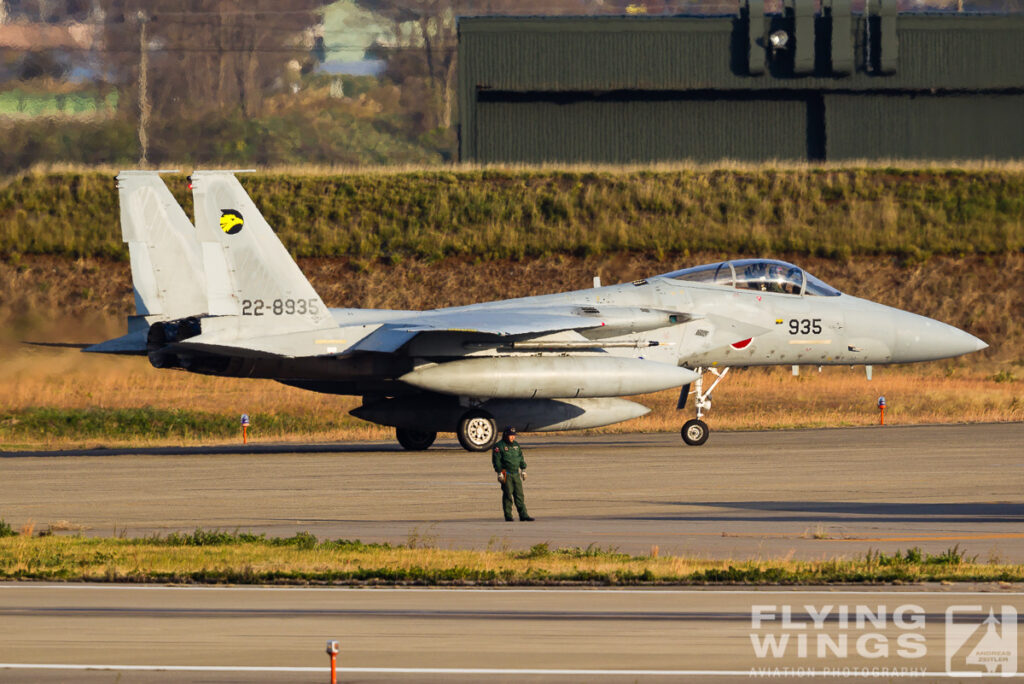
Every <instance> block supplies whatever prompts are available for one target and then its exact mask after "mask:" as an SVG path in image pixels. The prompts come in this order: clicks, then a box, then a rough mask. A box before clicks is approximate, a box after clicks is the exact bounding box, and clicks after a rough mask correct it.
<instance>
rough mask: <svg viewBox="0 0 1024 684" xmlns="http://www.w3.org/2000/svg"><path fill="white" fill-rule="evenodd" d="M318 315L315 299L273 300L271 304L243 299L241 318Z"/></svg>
mask: <svg viewBox="0 0 1024 684" xmlns="http://www.w3.org/2000/svg"><path fill="white" fill-rule="evenodd" d="M318 313H320V306H319V304H317V301H316V300H315V299H275V300H274V301H272V302H264V301H263V300H262V299H243V300H242V315H243V316H282V315H288V316H291V315H292V314H299V315H300V316H304V315H306V314H312V315H314V316H315V315H316V314H318Z"/></svg>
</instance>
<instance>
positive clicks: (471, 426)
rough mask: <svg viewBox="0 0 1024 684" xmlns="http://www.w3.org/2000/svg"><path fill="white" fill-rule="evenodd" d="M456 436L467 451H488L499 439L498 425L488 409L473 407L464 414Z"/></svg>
mask: <svg viewBox="0 0 1024 684" xmlns="http://www.w3.org/2000/svg"><path fill="white" fill-rule="evenodd" d="M455 436H456V437H458V438H459V444H461V445H462V448H463V449H465V450H466V451H488V450H489V449H490V448H491V447H492V446H494V443H495V442H497V441H498V426H497V424H495V422H494V417H493V416H492V415H491V414H490V413H488V412H487V411H482V410H480V409H472V410H469V411H466V412H465V413H464V414H463V415H462V419H461V420H459V429H458V430H457V431H456V433H455Z"/></svg>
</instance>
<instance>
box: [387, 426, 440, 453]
mask: <svg viewBox="0 0 1024 684" xmlns="http://www.w3.org/2000/svg"><path fill="white" fill-rule="evenodd" d="M395 437H397V438H398V443H399V444H401V445H402V448H403V449H405V450H406V451H425V450H427V449H429V448H430V445H431V444H433V443H434V440H435V439H437V433H436V432H420V431H419V430H406V429H404V428H395Z"/></svg>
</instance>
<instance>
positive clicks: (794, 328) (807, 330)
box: [789, 318, 821, 335]
mask: <svg viewBox="0 0 1024 684" xmlns="http://www.w3.org/2000/svg"><path fill="white" fill-rule="evenodd" d="M789 334H790V335H820V334H821V319H820V318H791V319H789Z"/></svg>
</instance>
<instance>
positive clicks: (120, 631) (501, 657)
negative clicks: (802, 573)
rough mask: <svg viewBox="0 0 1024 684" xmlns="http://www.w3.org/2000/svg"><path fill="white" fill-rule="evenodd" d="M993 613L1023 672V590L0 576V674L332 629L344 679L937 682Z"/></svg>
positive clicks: (309, 658)
mask: <svg viewBox="0 0 1024 684" xmlns="http://www.w3.org/2000/svg"><path fill="white" fill-rule="evenodd" d="M990 610H991V611H992V614H993V615H995V616H997V617H998V618H999V619H1001V620H1002V622H1001V624H999V626H998V629H997V630H996V631H997V632H998V636H999V638H1000V639H1003V638H1005V639H1006V640H1007V641H1005V642H999V643H995V644H994V645H995V646H998V647H999V648H1001V649H1003V650H1010V651H1014V652H1013V653H1012V654H1009V655H1005V654H1004V655H1002V656H998V657H1000V658H1001V660H1000V661H999V662H1000V663H1007V664H1011V663H1012V665H1002V664H1001V665H1000V668H1003V667H1010V666H1012V667H1013V668H1016V667H1017V664H1018V660H1019V657H1018V656H1019V654H1018V653H1016V651H1017V650H1018V649H1015V648H1013V645H1014V644H1017V643H1019V641H1020V639H1019V638H1018V636H1017V628H1018V622H1019V621H1020V619H1021V618H1020V617H1018V616H1019V615H1020V614H1022V613H1024V594H1020V593H987V594H986V593H980V594H979V593H966V592H957V591H951V590H949V588H942V587H938V588H935V589H933V590H928V591H905V590H892V589H889V590H881V591H879V590H876V591H857V592H852V593H845V592H838V593H837V592H834V591H830V590H828V589H824V590H821V589H812V590H807V589H802V588H791V589H785V590H781V591H780V590H770V591H737V590H705V591H701V590H696V591H692V590H691V591H677V590H668V591H644V590H637V591H622V590H592V589H585V590H545V589H539V590H525V591H524V590H493V589H492V590H443V589H419V590H417V589H390V590H389V589H343V588H334V589H299V588H276V589H274V588H213V587H211V588H169V587H121V586H112V585H103V586H90V585H63V586H61V585H57V586H53V585H44V584H35V585H33V584H0V680H3V681H5V682H38V681H54V682H57V681H71V680H73V681H87V682H93V681H95V682H113V681H119V682H152V681H211V682H242V681H261V682H264V681H265V682H270V681H288V682H292V681H295V682H299V681H302V682H324V681H327V680H328V676H327V675H328V669H327V666H328V662H329V661H328V657H327V655H326V654H325V653H324V646H325V642H326V641H327V640H328V639H336V640H338V641H339V642H340V644H341V654H340V668H341V671H340V675H341V677H340V679H341V681H345V682H354V681H394V680H401V681H432V682H441V681H452V680H454V681H466V682H469V681H478V680H481V679H486V680H488V681H502V682H518V681H528V682H582V681H593V682H632V681H693V680H697V679H711V680H713V681H716V682H721V681H749V680H750V679H751V677H750V675H751V673H752V672H753V673H754V674H758V673H761V674H762V675H769V674H775V675H777V674H782V675H786V674H787V673H788V674H789V675H794V674H798V673H808V672H812V671H813V672H818V673H823V672H828V673H832V672H835V671H836V670H838V671H839V672H840V673H842V672H844V671H845V672H846V673H847V674H861V675H866V674H870V673H876V674H878V673H884V674H885V675H886V677H884V678H885V679H893V678H897V677H901V676H907V675H909V674H918V675H920V674H921V673H922V672H926V673H928V677H929V678H930V679H935V678H936V677H939V676H943V675H944V673H945V672H946V671H947V668H948V669H950V670H952V671H953V672H968V671H975V672H976V671H978V670H979V667H980V666H979V664H978V663H976V662H974V661H975V660H976V658H975V657H974V655H972V654H975V655H976V654H978V653H979V652H981V651H985V649H989V650H988V651H985V652H993V653H994V652H995V650H997V649H992V646H993V644H992V643H987V642H983V641H982V639H984V638H989V639H991V636H990V635H988V633H987V632H988V625H986V624H984V623H983V620H984V619H985V618H986V617H987V616H988V615H989V612H990ZM947 615H949V616H951V618H947ZM858 616H859V617H858ZM950 637H953V638H952V640H950ZM801 643H804V644H805V646H804V647H802V646H801V645H800V644H801ZM802 648H806V652H805V653H804V654H801V649H802ZM819 649H822V650H821V651H820V652H819ZM1011 656H1012V657H1011ZM85 666H93V667H106V668H108V669H106V670H102V671H92V672H89V671H84V670H83V668H84V667H85ZM59 667H71V668H76V669H54V668H59ZM140 668H141V669H140ZM981 669H984V668H983V667H982V668H981ZM1002 671H1006V670H1002ZM830 678H831V677H830Z"/></svg>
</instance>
